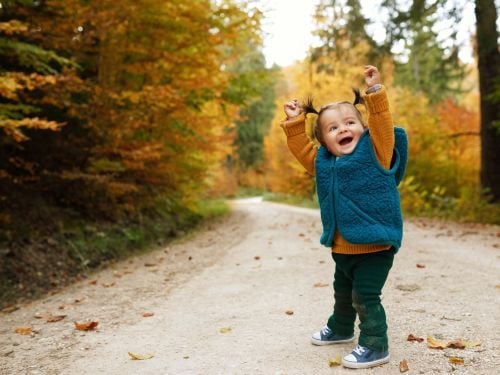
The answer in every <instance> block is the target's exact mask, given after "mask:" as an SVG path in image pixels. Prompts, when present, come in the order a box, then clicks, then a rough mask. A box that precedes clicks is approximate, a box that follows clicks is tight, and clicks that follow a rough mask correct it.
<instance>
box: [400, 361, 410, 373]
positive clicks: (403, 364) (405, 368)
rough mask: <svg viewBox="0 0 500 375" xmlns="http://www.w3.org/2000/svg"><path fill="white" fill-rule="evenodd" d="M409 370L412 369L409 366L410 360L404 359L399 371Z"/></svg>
mask: <svg viewBox="0 0 500 375" xmlns="http://www.w3.org/2000/svg"><path fill="white" fill-rule="evenodd" d="M409 370H410V369H409V368H408V361H407V360H406V359H403V360H402V361H401V362H399V372H406V371H409Z"/></svg>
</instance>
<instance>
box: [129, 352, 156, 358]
mask: <svg viewBox="0 0 500 375" xmlns="http://www.w3.org/2000/svg"><path fill="white" fill-rule="evenodd" d="M128 355H129V356H130V357H131V358H132V359H133V360H144V359H151V358H153V357H154V356H153V355H152V354H135V353H131V352H128Z"/></svg>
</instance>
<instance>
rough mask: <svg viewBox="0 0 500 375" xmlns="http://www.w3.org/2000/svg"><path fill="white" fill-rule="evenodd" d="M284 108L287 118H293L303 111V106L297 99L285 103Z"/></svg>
mask: <svg viewBox="0 0 500 375" xmlns="http://www.w3.org/2000/svg"><path fill="white" fill-rule="evenodd" d="M284 109H285V114H286V118H287V120H291V119H293V118H295V117H297V116H298V115H300V114H301V113H302V108H301V107H300V105H299V101H298V100H297V99H293V100H291V101H289V102H287V103H285V106H284Z"/></svg>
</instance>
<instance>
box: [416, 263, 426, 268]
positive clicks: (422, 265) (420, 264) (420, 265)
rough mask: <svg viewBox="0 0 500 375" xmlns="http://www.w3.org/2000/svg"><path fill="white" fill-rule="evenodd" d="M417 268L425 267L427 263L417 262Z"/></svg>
mask: <svg viewBox="0 0 500 375" xmlns="http://www.w3.org/2000/svg"><path fill="white" fill-rule="evenodd" d="M417 268H425V264H422V263H417Z"/></svg>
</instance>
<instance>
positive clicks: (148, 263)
mask: <svg viewBox="0 0 500 375" xmlns="http://www.w3.org/2000/svg"><path fill="white" fill-rule="evenodd" d="M144 266H145V267H154V266H156V263H151V262H146V263H144Z"/></svg>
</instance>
